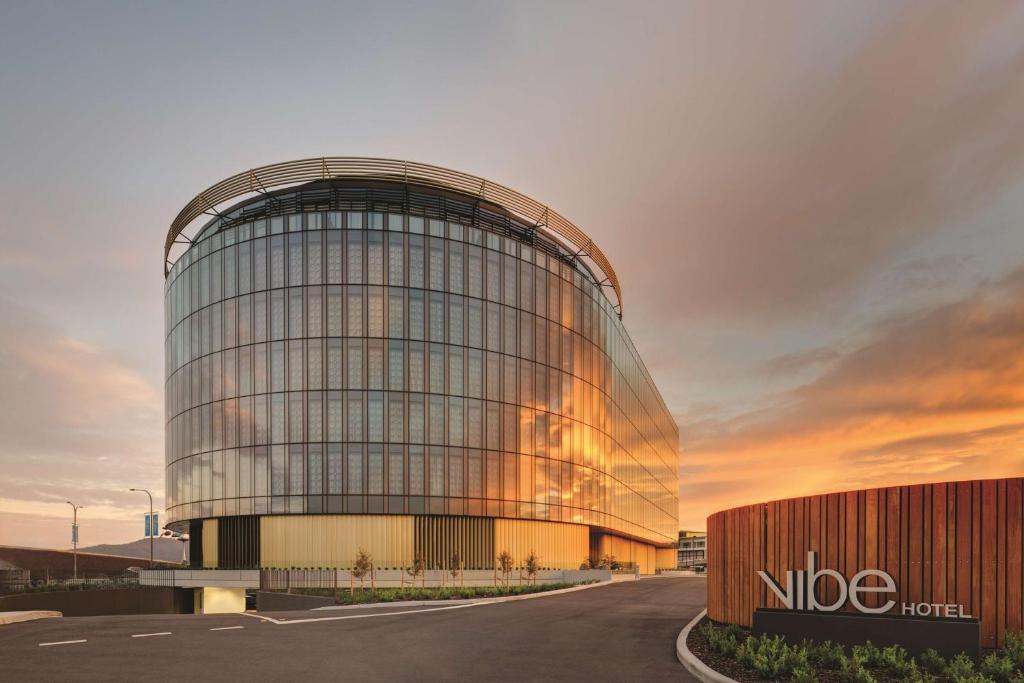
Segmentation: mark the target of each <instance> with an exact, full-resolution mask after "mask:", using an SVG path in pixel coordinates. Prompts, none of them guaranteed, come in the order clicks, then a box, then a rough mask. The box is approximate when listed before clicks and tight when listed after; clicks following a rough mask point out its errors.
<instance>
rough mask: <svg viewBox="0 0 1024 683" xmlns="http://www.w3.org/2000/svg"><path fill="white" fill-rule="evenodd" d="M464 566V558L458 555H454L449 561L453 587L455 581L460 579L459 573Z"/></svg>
mask: <svg viewBox="0 0 1024 683" xmlns="http://www.w3.org/2000/svg"><path fill="white" fill-rule="evenodd" d="M461 565H462V558H461V557H459V554H458V553H452V557H451V559H450V560H449V561H448V571H449V572H451V574H452V585H453V586H454V585H455V580H456V579H457V578H459V573H460V569H461Z"/></svg>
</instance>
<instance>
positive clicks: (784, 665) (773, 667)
mask: <svg viewBox="0 0 1024 683" xmlns="http://www.w3.org/2000/svg"><path fill="white" fill-rule="evenodd" d="M736 661H737V662H739V663H740V664H741V665H742V666H744V667H746V668H748V669H752V670H753V671H754V672H755V673H757V675H759V676H761V677H762V678H768V679H780V678H784V677H786V676H787V675H789V674H790V673H792V672H793V671H794V670H796V669H799V668H806V667H807V666H808V662H807V651H806V650H805V649H804V648H802V647H800V646H794V647H790V646H789V645H787V644H786V640H785V639H784V638H783V637H782V636H774V637H771V638H769V637H768V636H766V635H762V636H758V637H755V636H749V637H748V638H747V639H746V640H745V641H744V642H743V644H742V645H740V646H739V648H737V650H736Z"/></svg>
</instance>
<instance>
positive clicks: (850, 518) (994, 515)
mask: <svg viewBox="0 0 1024 683" xmlns="http://www.w3.org/2000/svg"><path fill="white" fill-rule="evenodd" d="M1022 485H1024V479H1021V478H1013V479H989V480H983V481H961V482H949V483H943V484H921V485H914V486H898V487H890V488H880V489H867V490H863V491H849V492H846V493H831V494H826V495H820V496H808V497H805V498H791V499H788V500H778V501H773V502H771V503H759V504H757V505H747V506H744V507H738V508H734V509H731V510H725V511H722V512H718V513H715V514H713V515H711V516H710V517H709V518H708V544H707V561H708V616H709V617H710V618H711V619H714V620H716V621H724V622H730V623H735V624H740V625H743V626H750V625H751V622H752V620H753V614H754V610H755V609H756V608H758V607H769V608H781V607H783V605H782V604H781V603H780V601H779V599H778V598H777V597H776V596H775V595H774V594H773V593H772V592H771V591H770V590H769V589H768V587H767V586H766V585H765V583H764V582H763V581H762V580H761V579H760V578H759V577H758V575H757V571H758V570H764V571H767V572H769V573H771V574H772V575H773V576H776V577H782V576H784V575H785V573H786V571H788V570H790V569H793V570H799V569H806V565H807V553H808V551H815V552H817V553H818V567H819V568H829V569H835V570H837V571H839V572H840V573H841V574H843V575H844V576H845V577H846V578H847V580H849V578H850V577H852V576H853V575H854V574H856V573H857V572H858V571H860V570H862V569H881V570H882V571H885V572H887V573H888V574H890V575H891V576H892V577H893V578H894V579H895V580H896V587H897V594H896V595H892V594H889V595H885V594H877V593H876V594H868V595H867V596H866V599H865V604H866V605H868V606H870V607H876V606H879V605H881V604H884V603H885V601H886V600H889V599H892V600H895V601H896V603H897V604H896V608H895V612H896V613H897V614H898V613H899V610H900V605H901V604H902V603H904V602H908V603H909V602H918V603H943V604H944V603H954V604H959V605H962V606H963V609H964V611H965V612H966V613H968V614H970V615H971V616H973V617H976V618H978V619H980V620H981V633H982V646H984V647H997V646H1001V645H1002V644H1003V639H1004V637H1005V634H1006V632H1007V631H1020V630H1021V629H1022V628H1024V623H1022V613H1024V605H1022V602H1024V597H1022V596H1024V590H1022V585H1024V574H1022V567H1021V551H1022V533H1024V507H1022V505H1024V500H1022V488H1024V486H1022ZM872 580H873V579H872ZM866 585H880V584H878V583H877V582H876V583H874V584H872V583H871V580H869V581H868V582H867V583H866ZM820 586H821V589H822V590H821V597H822V598H823V602H827V603H830V602H832V601H834V600H835V599H836V598H837V597H838V586H837V585H836V582H835V581H832V580H823V581H821V583H820ZM846 609H848V610H849V609H852V608H851V607H850V606H849V605H847V607H846Z"/></svg>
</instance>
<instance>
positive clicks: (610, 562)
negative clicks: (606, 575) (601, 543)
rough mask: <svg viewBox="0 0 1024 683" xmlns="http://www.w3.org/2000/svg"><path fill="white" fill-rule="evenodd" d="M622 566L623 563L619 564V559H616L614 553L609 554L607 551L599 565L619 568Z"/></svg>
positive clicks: (601, 567) (604, 567) (602, 567)
mask: <svg viewBox="0 0 1024 683" xmlns="http://www.w3.org/2000/svg"><path fill="white" fill-rule="evenodd" d="M621 566H622V565H620V564H619V561H618V560H616V559H615V556H614V555H609V554H607V553H605V554H604V555H603V556H602V557H601V562H600V564H599V565H598V567H599V568H600V569H618V568H619V567H621Z"/></svg>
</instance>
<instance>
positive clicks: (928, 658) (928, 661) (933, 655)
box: [921, 648, 946, 674]
mask: <svg viewBox="0 0 1024 683" xmlns="http://www.w3.org/2000/svg"><path fill="white" fill-rule="evenodd" d="M921 666H923V667H924V668H925V670H926V671H928V672H930V673H933V674H941V673H943V672H944V671H945V670H946V660H945V658H944V657H943V656H942V655H940V654H939V653H938V652H936V651H935V650H934V649H933V648H928V649H927V650H925V651H924V652H923V653H921Z"/></svg>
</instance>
